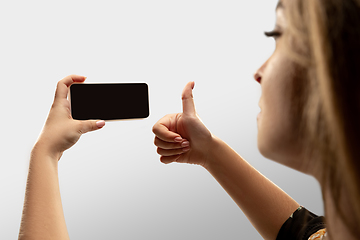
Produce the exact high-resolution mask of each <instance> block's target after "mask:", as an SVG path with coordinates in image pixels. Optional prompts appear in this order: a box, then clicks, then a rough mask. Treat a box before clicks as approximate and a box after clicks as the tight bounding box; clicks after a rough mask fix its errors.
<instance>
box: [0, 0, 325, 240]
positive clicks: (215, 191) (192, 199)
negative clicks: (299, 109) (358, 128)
mask: <svg viewBox="0 0 360 240" xmlns="http://www.w3.org/2000/svg"><path fill="white" fill-rule="evenodd" d="M276 3H277V1H276V0H252V1H239V0H236V1H235V0H221V1H220V0H183V1H170V0H167V1H165V0H153V1H146V0H133V1H129V0H128V1H124V0H123V1H80V0H71V1H70V0H66V1H65V0H63V1H39V0H33V1H1V3H0V79H1V94H0V100H1V101H0V104H1V118H0V126H1V145H0V146H1V151H0V239H16V238H17V234H18V230H19V226H20V219H21V212H22V204H23V199H24V191H25V184H26V177H27V168H28V161H29V154H30V151H31V148H32V146H33V144H34V142H35V141H36V139H37V137H38V135H39V133H40V131H41V129H42V126H43V124H44V121H45V119H46V117H47V114H48V111H49V108H50V106H51V104H52V101H53V95H54V91H55V86H56V83H57V81H58V80H60V79H62V78H63V77H65V76H67V75H69V74H73V73H75V74H80V75H84V76H87V77H88V79H87V82H139V81H140V82H147V83H148V84H149V89H150V109H151V110H150V111H151V115H150V117H149V118H148V119H145V120H136V121H122V122H108V123H107V124H106V126H105V127H104V128H103V129H102V130H100V131H97V132H92V133H88V134H86V135H84V136H82V137H81V139H80V141H79V142H78V143H77V144H76V145H75V146H74V147H73V148H71V149H70V150H68V151H67V152H65V154H64V155H63V157H62V158H61V160H60V162H59V178H60V185H61V186H60V187H61V194H62V201H63V206H64V212H65V217H66V221H67V226H68V230H69V234H70V237H71V239H129V240H131V239H158V240H165V239H166V240H167V239H171V240H177V239H179V240H180V239H261V237H260V235H259V234H258V233H257V232H256V230H255V229H254V228H253V227H252V226H251V224H250V223H249V222H248V220H247V219H246V217H245V216H244V214H243V213H242V212H241V210H240V209H239V208H238V207H237V206H236V204H235V203H234V202H233V201H232V199H231V198H230V197H229V196H228V195H227V194H226V192H225V191H224V190H223V189H222V188H221V187H220V185H219V184H218V183H217V182H216V181H215V180H214V179H213V178H212V177H211V175H210V174H209V173H208V172H206V171H205V170H204V169H202V168H201V167H199V166H193V165H182V164H171V165H163V164H161V163H160V161H159V157H158V155H157V154H156V148H155V146H154V145H153V137H154V136H153V133H152V132H151V128H152V126H153V124H154V123H155V122H156V121H157V120H158V119H160V118H161V117H162V116H164V115H165V114H168V113H174V112H179V111H181V109H182V108H181V98H180V95H181V92H182V89H183V87H184V86H185V84H186V83H187V82H188V81H195V89H194V98H195V103H196V107H197V110H198V113H199V115H200V116H201V118H202V120H203V121H204V123H205V124H206V126H207V127H208V128H209V129H210V130H211V131H212V132H213V133H214V134H215V135H217V136H218V137H220V138H222V139H223V140H225V141H226V142H227V143H228V144H229V145H230V146H231V147H233V148H234V149H235V150H236V151H237V152H238V153H240V154H241V155H242V156H243V157H244V158H246V159H247V160H248V161H249V162H250V163H251V164H252V165H253V166H255V167H256V168H257V169H258V170H259V171H260V172H262V173H263V174H264V175H265V176H267V177H268V178H270V179H271V180H272V181H274V182H275V183H276V184H278V185H279V186H280V187H281V188H283V189H284V190H285V191H286V192H287V193H289V194H290V195H291V196H292V197H293V198H295V199H296V200H297V201H298V202H299V203H300V204H302V205H304V206H306V207H307V208H308V209H310V210H312V211H313V212H316V213H318V214H323V205H322V201H321V194H320V190H319V186H318V184H317V182H316V181H315V180H314V179H313V178H311V177H309V176H306V175H304V174H301V173H298V172H296V171H293V170H291V169H288V168H286V167H283V166H281V165H279V164H277V163H274V162H272V161H271V160H268V159H265V158H263V157H262V156H261V155H260V154H259V152H258V149H257V144H256V137H257V127H256V115H257V113H258V112H259V107H258V100H259V97H260V94H261V90H260V86H259V85H258V84H257V83H256V82H255V81H254V80H253V78H252V74H253V72H254V71H255V70H256V69H257V68H258V67H259V66H261V64H262V63H263V62H264V61H265V60H266V59H267V58H268V57H269V56H270V55H271V53H272V51H273V49H274V41H273V40H271V39H266V38H265V37H264V35H263V32H264V31H265V30H271V29H272V27H273V26H274V24H275V6H276Z"/></svg>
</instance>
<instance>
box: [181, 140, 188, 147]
mask: <svg viewBox="0 0 360 240" xmlns="http://www.w3.org/2000/svg"><path fill="white" fill-rule="evenodd" d="M181 146H182V147H188V146H190V143H189V141H185V142H183V143H182V144H181Z"/></svg>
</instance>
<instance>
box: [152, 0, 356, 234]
mask: <svg viewBox="0 0 360 240" xmlns="http://www.w3.org/2000/svg"><path fill="white" fill-rule="evenodd" d="M284 2H285V3H286V1H282V2H281V4H279V5H278V7H277V10H276V16H277V21H276V27H275V29H274V30H275V31H276V32H278V33H279V35H277V36H276V37H275V41H276V49H275V50H274V52H273V54H272V55H271V56H270V58H269V59H268V60H267V61H266V62H265V63H264V64H263V65H262V66H261V67H260V68H259V69H258V70H257V71H256V72H255V74H254V79H255V80H256V81H258V82H259V83H260V85H261V89H262V95H261V98H260V101H259V106H260V108H261V113H260V114H259V115H258V119H257V123H258V148H259V150H260V152H261V154H262V155H263V156H265V157H267V158H269V159H272V160H274V161H276V162H278V163H281V164H283V165H286V166H288V167H291V168H293V169H295V170H298V171H301V172H304V173H306V174H309V175H312V176H314V177H315V179H317V180H318V181H319V183H320V185H321V186H324V189H325V190H326V191H325V194H324V200H325V209H326V211H325V215H326V219H327V231H328V232H330V235H327V236H326V237H325V239H327V240H329V239H356V238H355V237H354V236H352V235H351V234H350V232H349V231H348V229H347V227H346V224H345V223H344V222H343V220H342V219H341V218H340V216H339V214H337V211H336V208H335V205H334V202H333V199H332V197H331V194H330V193H331V188H330V187H329V186H328V185H327V184H326V183H324V182H322V175H321V174H322V173H321V171H319V170H321V166H320V163H319V162H318V161H316V159H309V158H307V157H304V156H305V154H304V147H303V146H304V142H302V141H305V140H300V138H298V137H297V136H298V134H296V133H298V132H297V131H298V129H299V124H300V120H299V119H300V116H297V115H296V110H295V111H294V109H293V107H294V106H292V103H293V102H292V100H293V96H292V94H293V93H294V92H296V91H292V90H294V89H296V85H297V84H299V83H298V82H297V81H301V80H303V79H302V76H301V71H299V69H300V68H299V66H297V65H296V64H295V63H294V62H292V61H291V60H290V59H289V58H288V57H287V54H286V49H285V38H284V37H282V36H283V34H285V33H286V30H287V23H286V18H285V12H284V11H285V9H286V8H285V7H284ZM303 70H304V69H303ZM305 70H306V69H305ZM193 87H194V83H188V84H187V85H186V86H185V88H184V91H183V94H182V101H183V113H178V114H172V115H167V116H165V117H164V118H162V119H160V120H159V121H158V122H157V123H156V124H155V125H154V127H153V132H154V133H155V145H156V146H157V147H158V150H157V151H158V153H159V154H160V155H161V157H160V160H161V161H162V162H163V163H171V162H182V163H191V164H198V165H201V166H203V167H204V168H205V169H207V170H208V171H209V172H210V173H211V174H212V175H213V176H214V177H215V179H216V180H217V181H218V182H219V183H220V184H221V185H222V187H223V188H224V189H225V190H226V191H227V192H228V194H229V195H230V196H231V197H232V198H233V200H234V201H235V202H236V203H237V205H238V206H239V207H240V208H241V209H242V211H243V212H244V213H245V215H246V216H247V217H248V219H249V220H250V221H251V223H252V224H253V226H254V227H255V228H256V229H257V230H258V232H259V233H260V234H261V235H262V237H263V238H264V239H276V236H277V233H278V231H279V230H280V227H281V226H282V224H283V223H284V222H285V221H286V219H287V217H288V216H290V214H291V213H293V212H294V210H296V208H297V207H298V206H299V204H298V203H296V201H295V200H293V199H292V198H291V197H289V196H288V195H287V194H286V193H284V192H283V191H282V190H281V189H279V188H278V187H276V186H275V185H274V184H273V183H271V181H270V180H268V179H266V178H265V177H264V176H262V175H261V174H260V173H259V172H257V171H256V170H255V169H253V168H252V167H251V166H250V165H249V164H248V163H247V162H246V161H245V160H244V159H243V158H242V157H241V156H240V155H238V154H237V153H236V152H235V151H234V150H232V149H231V148H230V147H229V146H228V145H226V143H224V142H222V141H221V140H220V139H218V138H217V137H216V136H214V135H212V134H211V132H210V131H209V130H208V129H207V128H206V127H205V126H204V125H203V124H202V122H201V120H200V118H199V117H198V116H197V114H196V110H195V105H194V101H193V96H192V89H193ZM305 145H306V144H305ZM347 195H348V193H347V190H346V187H343V188H342V193H341V203H340V206H341V207H342V208H343V211H344V212H345V213H346V216H347V218H348V220H349V222H351V221H352V220H351V216H352V214H351V213H352V209H351V205H350V204H349V203H348V201H347ZM279 206H281V207H280V208H279ZM264 216H266V217H264Z"/></svg>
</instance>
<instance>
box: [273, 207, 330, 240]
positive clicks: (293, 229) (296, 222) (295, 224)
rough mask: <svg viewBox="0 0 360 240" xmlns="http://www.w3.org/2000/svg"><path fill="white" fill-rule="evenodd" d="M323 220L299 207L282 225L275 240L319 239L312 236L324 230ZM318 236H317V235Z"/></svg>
mask: <svg viewBox="0 0 360 240" xmlns="http://www.w3.org/2000/svg"><path fill="white" fill-rule="evenodd" d="M325 228H326V226H325V218H324V217H319V216H317V215H315V214H313V213H312V212H310V211H308V210H306V209H305V208H303V207H299V208H298V209H297V210H296V211H295V212H294V213H293V214H292V215H291V216H290V217H289V219H288V220H286V222H285V223H284V224H283V225H282V227H281V229H280V231H279V233H278V236H277V238H276V240H308V239H310V237H312V238H311V239H321V238H315V237H314V236H312V235H314V234H315V233H317V232H318V231H319V230H321V229H325ZM317 235H319V234H317Z"/></svg>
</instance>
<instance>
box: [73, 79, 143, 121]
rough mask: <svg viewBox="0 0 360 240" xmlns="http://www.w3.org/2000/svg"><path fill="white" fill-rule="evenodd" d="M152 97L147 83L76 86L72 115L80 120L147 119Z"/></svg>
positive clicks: (74, 86)
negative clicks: (150, 97)
mask: <svg viewBox="0 0 360 240" xmlns="http://www.w3.org/2000/svg"><path fill="white" fill-rule="evenodd" d="M148 95H149V94H148V86H147V84H146V83H102V84H96V83H94V84H87V83H85V84H73V85H71V86H70V101H71V115H72V117H73V118H74V119H77V120H87V119H101V120H117V119H134V118H146V117H148V116H149V96H148Z"/></svg>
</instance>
